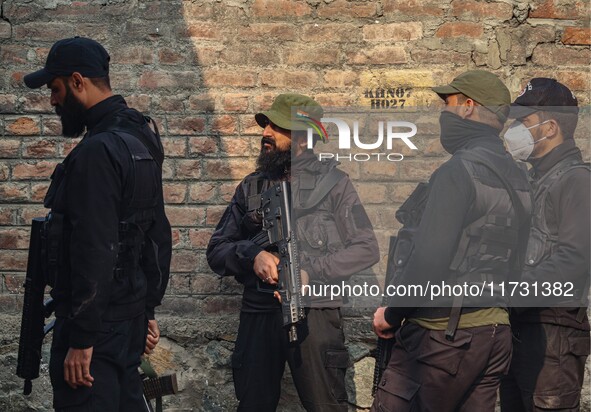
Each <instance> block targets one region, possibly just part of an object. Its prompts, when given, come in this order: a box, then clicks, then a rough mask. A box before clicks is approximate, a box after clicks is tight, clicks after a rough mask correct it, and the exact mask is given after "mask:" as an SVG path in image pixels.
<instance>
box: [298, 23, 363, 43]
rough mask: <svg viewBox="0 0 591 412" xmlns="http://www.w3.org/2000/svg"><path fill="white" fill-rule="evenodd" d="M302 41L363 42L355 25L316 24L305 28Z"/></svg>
mask: <svg viewBox="0 0 591 412" xmlns="http://www.w3.org/2000/svg"><path fill="white" fill-rule="evenodd" d="M302 40H304V41H305V42H311V43H318V42H335V43H354V42H357V41H360V40H361V32H360V31H359V28H358V27H357V26H356V25H354V24H348V23H314V24H307V25H305V26H304V27H303V29H302Z"/></svg>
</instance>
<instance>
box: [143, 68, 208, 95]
mask: <svg viewBox="0 0 591 412" xmlns="http://www.w3.org/2000/svg"><path fill="white" fill-rule="evenodd" d="M197 85H199V80H198V78H197V74H196V73H195V72H193V71H179V72H163V71H154V72H144V73H143V74H142V75H141V76H140V80H139V86H140V87H141V88H144V89H151V90H155V89H166V90H170V89H193V88H194V87H195V86H197Z"/></svg>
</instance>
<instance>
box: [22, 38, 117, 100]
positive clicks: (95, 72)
mask: <svg viewBox="0 0 591 412" xmlns="http://www.w3.org/2000/svg"><path fill="white" fill-rule="evenodd" d="M110 59H111V58H110V57H109V53H107V51H106V50H105V48H104V47H103V46H101V45H100V44H99V43H98V42H96V41H94V40H92V39H87V38H84V37H78V36H76V37H73V38H71V39H63V40H60V41H58V42H57V43H55V44H54V45H53V46H52V47H51V50H49V54H48V55H47V61H46V62H45V67H44V68H42V69H41V70H37V71H36V72H33V73H30V74H27V75H26V76H25V78H24V80H25V84H26V85H27V87H29V88H31V89H37V88H39V87H41V86H43V85H46V84H47V83H49V82H50V81H52V80H53V79H54V78H56V77H57V76H69V75H71V74H72V73H74V72H78V73H80V74H81V75H82V76H84V77H91V78H93V77H105V76H107V75H108V74H109V60H110Z"/></svg>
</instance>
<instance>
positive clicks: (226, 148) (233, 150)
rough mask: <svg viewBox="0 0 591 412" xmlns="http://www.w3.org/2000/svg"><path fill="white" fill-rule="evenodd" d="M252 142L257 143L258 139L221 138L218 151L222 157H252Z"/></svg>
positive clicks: (248, 137)
mask: <svg viewBox="0 0 591 412" xmlns="http://www.w3.org/2000/svg"><path fill="white" fill-rule="evenodd" d="M253 142H257V145H258V142H259V139H256V138H253V137H250V136H247V137H235V136H229V137H224V136H223V137H221V138H220V143H221V144H220V148H221V149H220V150H221V152H222V153H223V154H224V156H250V155H253V154H254V153H253Z"/></svg>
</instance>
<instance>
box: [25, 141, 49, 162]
mask: <svg viewBox="0 0 591 412" xmlns="http://www.w3.org/2000/svg"><path fill="white" fill-rule="evenodd" d="M55 156H57V142H55V141H54V140H36V141H33V142H28V143H24V146H23V157H34V158H43V157H55Z"/></svg>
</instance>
